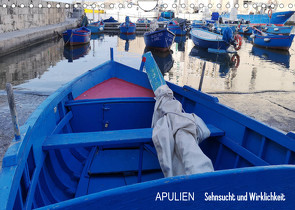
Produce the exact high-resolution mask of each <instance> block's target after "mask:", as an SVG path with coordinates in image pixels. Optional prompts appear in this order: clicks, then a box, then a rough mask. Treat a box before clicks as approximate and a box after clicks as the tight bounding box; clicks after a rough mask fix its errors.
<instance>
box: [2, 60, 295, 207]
mask: <svg viewBox="0 0 295 210" xmlns="http://www.w3.org/2000/svg"><path fill="white" fill-rule="evenodd" d="M111 57H112V58H113V55H112V56H111ZM111 80H117V81H121V82H122V81H125V83H124V84H128V85H131V86H132V87H133V88H134V87H136V88H139V89H143V90H144V91H148V92H151V91H152V90H151V85H150V82H149V80H148V77H147V74H146V73H144V72H141V71H139V70H137V69H133V68H131V67H129V66H126V65H123V64H121V63H118V62H115V61H114V60H110V61H108V62H106V63H104V64H102V65H100V66H98V67H96V68H94V69H92V70H90V71H87V72H86V73H85V74H83V75H82V76H80V77H78V78H76V79H75V80H73V81H72V82H70V83H68V84H66V85H65V86H63V87H62V88H60V89H59V90H58V91H56V92H55V93H54V94H52V95H51V96H50V97H48V98H47V99H46V100H45V101H44V102H43V103H42V104H41V106H40V107H39V108H38V109H37V110H36V111H35V112H34V113H33V114H32V116H31V117H30V118H29V119H28V120H27V122H26V123H25V125H24V126H22V127H21V138H22V139H21V140H20V141H15V140H14V141H13V142H12V143H11V146H10V147H9V148H8V150H7V153H6V155H5V157H4V159H3V163H2V170H1V171H0V189H1V190H0V203H1V207H2V208H3V209H20V210H22V209H32V208H40V209H71V210H76V209H77V210H78V209H88V210H92V209H118V208H120V209H135V208H136V209H149V208H150V207H154V208H158V209H163V208H166V209H167V208H171V209H188V208H195V209H196V208H200V206H201V207H203V208H204V209H210V208H212V209H221V208H226V209H241V208H251V209H253V208H256V209H265V208H268V209H294V205H295V204H294V200H293V199H290V198H294V197H295V191H294V189H295V182H294V178H295V177H294V176H295V166H294V164H295V158H294V157H295V141H294V140H295V134H294V133H291V132H290V133H288V134H287V135H286V134H284V133H282V132H280V131H277V130H275V129H272V128H271V127H269V126H267V125H265V124H262V123H260V122H258V121H256V120H254V119H252V118H249V117H248V116H245V115H243V114H241V113H239V112H237V111H234V110H233V109H230V108H228V107H227V106H224V105H222V104H221V103H219V101H218V99H217V98H216V97H213V96H210V95H208V94H206V93H202V92H200V91H197V90H195V89H193V88H191V87H188V86H184V87H179V86H177V85H174V84H171V83H167V84H168V86H169V87H170V88H171V90H172V91H173V94H174V97H175V98H176V100H178V101H179V102H181V103H182V106H183V109H184V111H185V112H187V113H195V114H196V115H198V116H199V117H201V118H202V119H203V120H204V122H205V123H206V124H207V126H208V128H209V129H210V131H211V136H210V137H209V138H208V139H206V140H204V141H203V142H202V143H201V144H200V148H201V149H202V151H203V152H204V154H205V155H207V156H208V158H210V159H211V161H212V163H213V165H214V170H215V171H214V172H208V173H202V174H194V175H186V176H177V177H168V178H163V173H162V171H161V169H160V168H159V161H158V159H157V153H156V151H155V148H154V146H153V143H152V128H151V122H152V115H153V111H154V105H155V100H154V98H153V97H152V96H149V97H140V96H139V97H106V98H94V99H78V98H79V96H83V97H84V96H85V94H84V93H85V91H88V90H90V89H92V88H94V87H96V85H99V84H100V85H102V84H106V83H107V82H108V81H111ZM118 116H120V117H118ZM167 192H169V193H173V195H172V194H170V199H171V196H174V199H176V200H175V202H171V201H169V200H170V199H167ZM188 192H190V193H191V194H190V195H191V196H188ZM163 193H164V194H163ZM165 193H166V197H165ZM212 193H213V194H215V195H228V194H229V193H232V194H234V195H235V196H231V199H232V200H231V201H230V202H226V201H213V200H212V198H213V197H214V196H211V197H209V196H210V195H212ZM246 193H247V196H248V197H247V199H246V200H243V201H240V200H237V197H236V196H237V195H246ZM249 193H253V194H254V193H257V194H258V195H260V193H262V194H263V195H265V193H266V194H267V195H270V194H271V193H272V194H274V193H275V194H276V195H280V196H281V197H280V198H281V199H284V200H282V202H279V201H270V200H268V201H266V200H264V201H263V200H260V201H255V200H251V199H250V196H249ZM159 194H160V195H159ZM282 194H283V195H284V197H282V196H283V195H282ZM162 195H163V196H162ZM159 196H160V197H159ZM175 196H177V198H176V197H175ZM180 196H181V199H182V201H181V202H180V200H179V199H180ZM229 197H230V196H227V198H229ZM233 197H234V198H235V199H233ZM264 197H266V198H270V196H264ZM188 198H189V199H190V200H188ZM210 198H211V200H210Z"/></svg>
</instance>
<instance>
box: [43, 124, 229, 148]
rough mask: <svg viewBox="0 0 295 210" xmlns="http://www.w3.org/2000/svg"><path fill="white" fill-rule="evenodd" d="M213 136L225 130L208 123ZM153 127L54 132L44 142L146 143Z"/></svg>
mask: <svg viewBox="0 0 295 210" xmlns="http://www.w3.org/2000/svg"><path fill="white" fill-rule="evenodd" d="M207 126H208V128H209V130H210V132H211V135H210V136H211V137H215V136H223V135H224V131H222V130H220V129H218V128H216V127H214V126H213V125H207ZM152 133H153V129H152V128H143V129H130V130H114V131H100V132H86V133H67V134H54V135H51V136H48V137H47V139H46V140H45V141H44V143H43V150H52V149H65V148H72V147H89V146H112V145H118V144H120V145H122V144H132V145H133V144H134V145H140V144H146V143H151V142H152Z"/></svg>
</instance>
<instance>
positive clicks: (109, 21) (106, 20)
mask: <svg viewBox="0 0 295 210" xmlns="http://www.w3.org/2000/svg"><path fill="white" fill-rule="evenodd" d="M103 22H105V23H117V22H118V21H117V20H115V19H114V18H113V17H112V16H111V17H110V18H108V19H104V20H103Z"/></svg>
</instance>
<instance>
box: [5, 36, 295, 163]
mask: <svg viewBox="0 0 295 210" xmlns="http://www.w3.org/2000/svg"><path fill="white" fill-rule="evenodd" d="M91 38H92V39H91V41H90V43H89V44H87V45H82V46H76V47H73V48H68V47H64V43H63V40H62V39H59V40H52V41H50V42H47V43H43V44H40V45H37V46H35V47H31V48H28V49H26V50H23V51H19V52H17V53H14V54H10V55H7V56H5V57H1V58H0V89H1V90H0V122H1V125H0V126H1V128H3V129H1V133H0V138H1V145H0V148H1V151H0V154H1V157H0V159H1V160H2V156H3V153H4V152H5V149H6V148H7V146H8V145H9V143H10V141H11V139H12V136H13V129H12V125H11V122H10V121H11V120H10V114H9V109H8V106H7V99H6V93H5V90H4V88H5V84H6V83H7V82H9V83H12V84H13V86H14V91H15V98H16V104H17V110H18V114H19V118H20V119H19V121H20V124H21V125H22V124H23V123H24V122H25V121H26V119H27V118H28V116H29V115H30V114H31V113H32V112H33V111H34V110H35V109H36V107H37V106H38V105H39V104H40V103H41V102H42V101H43V100H44V99H45V98H46V97H47V96H48V95H50V94H51V93H53V92H54V91H55V90H57V89H58V88H59V87H61V86H62V85H64V84H66V83H67V82H69V81H71V80H72V79H74V78H75V77H77V76H79V75H81V74H83V73H84V72H86V71H88V70H90V69H92V68H94V67H96V66H97V65H99V64H102V63H103V62H106V61H108V60H109V59H110V48H114V57H115V60H116V61H118V62H121V63H123V64H126V65H129V66H132V67H134V68H136V69H139V67H140V63H141V57H142V54H143V53H144V52H146V51H147V49H146V48H145V43H144V39H143V36H140V35H136V36H135V35H132V36H122V35H121V36H120V35H119V34H101V35H93V36H92V37H91ZM153 56H154V58H155V60H156V61H157V63H158V65H159V67H160V69H161V71H162V73H163V74H164V78H165V79H166V80H167V81H169V82H172V83H175V84H177V85H180V86H183V85H188V86H191V87H193V88H196V89H199V87H200V83H202V85H201V87H200V88H201V90H202V91H203V92H206V93H209V94H212V95H214V96H216V97H218V98H219V101H220V102H221V103H223V104H225V105H227V106H230V107H232V108H234V109H236V110H238V111H240V112H242V113H244V114H246V115H248V116H250V117H253V118H256V119H257V120H260V121H262V122H264V123H266V124H268V125H270V126H272V127H274V128H276V129H279V130H282V131H285V132H288V131H292V130H295V108H294V107H295V102H294V96H295V59H294V57H295V45H294V44H293V46H292V47H291V48H290V50H289V51H273V50H267V49H263V48H258V47H254V46H253V45H252V44H251V42H250V40H249V38H247V37H244V38H243V45H242V48H241V50H239V51H238V53H237V54H225V55H217V54H212V53H209V52H207V51H205V50H202V49H199V48H196V47H194V44H193V42H192V40H191V39H190V38H189V37H176V39H175V42H174V43H173V45H172V47H171V50H170V52H167V53H159V52H153ZM205 62H206V68H205V71H204V72H203V73H204V77H203V81H201V78H202V77H201V75H202V67H203V65H204V63H205Z"/></svg>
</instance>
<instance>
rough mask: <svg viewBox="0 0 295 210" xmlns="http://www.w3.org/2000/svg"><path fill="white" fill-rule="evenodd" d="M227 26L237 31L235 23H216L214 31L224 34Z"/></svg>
mask: <svg viewBox="0 0 295 210" xmlns="http://www.w3.org/2000/svg"><path fill="white" fill-rule="evenodd" d="M226 28H230V29H231V30H232V31H233V33H234V32H235V31H236V28H237V27H236V26H235V25H227V24H214V32H215V33H219V34H223V32H224V31H225V29H226Z"/></svg>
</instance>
